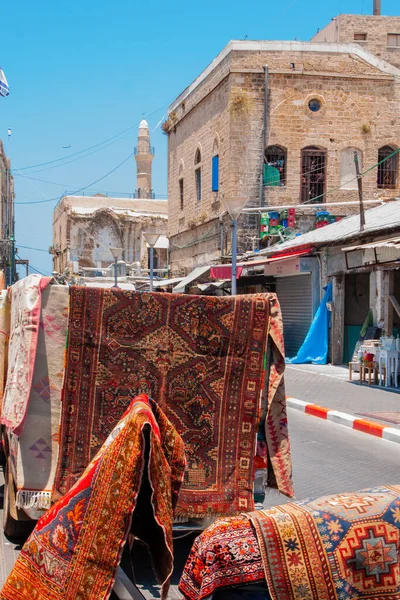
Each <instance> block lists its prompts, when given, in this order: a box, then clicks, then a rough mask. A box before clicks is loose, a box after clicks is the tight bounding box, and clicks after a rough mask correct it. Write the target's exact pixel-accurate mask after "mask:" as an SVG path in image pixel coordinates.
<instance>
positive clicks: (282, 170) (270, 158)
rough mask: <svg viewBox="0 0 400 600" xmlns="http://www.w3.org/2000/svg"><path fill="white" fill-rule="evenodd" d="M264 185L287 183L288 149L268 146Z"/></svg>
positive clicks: (265, 157)
mask: <svg viewBox="0 0 400 600" xmlns="http://www.w3.org/2000/svg"><path fill="white" fill-rule="evenodd" d="M264 185H267V186H270V187H272V186H276V185H286V150H285V148H282V147H281V146H268V147H267V148H266V149H265V154H264Z"/></svg>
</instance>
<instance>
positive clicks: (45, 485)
mask: <svg viewBox="0 0 400 600" xmlns="http://www.w3.org/2000/svg"><path fill="white" fill-rule="evenodd" d="M68 301H69V289H68V287H67V286H65V285H53V284H51V285H48V286H47V287H46V289H44V290H43V292H42V306H41V314H40V321H39V333H38V342H37V350H36V359H35V367H34V370H33V377H32V387H31V391H30V395H29V403H28V408H27V411H26V419H25V424H24V428H23V431H22V433H21V435H20V436H19V437H17V436H15V434H13V433H11V432H9V440H10V452H11V456H12V460H13V466H14V469H15V482H16V485H17V496H16V505H17V507H18V508H37V509H47V508H50V506H51V498H52V490H53V483H54V477H55V472H56V468H57V459H58V429H59V426H60V418H61V388H62V383H63V374H64V370H63V367H64V355H65V345H66V334H67V323H68Z"/></svg>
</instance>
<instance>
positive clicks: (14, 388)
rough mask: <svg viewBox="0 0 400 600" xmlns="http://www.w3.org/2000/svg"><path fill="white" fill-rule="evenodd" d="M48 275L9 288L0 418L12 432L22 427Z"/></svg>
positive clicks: (33, 276) (30, 276) (20, 430)
mask: <svg viewBox="0 0 400 600" xmlns="http://www.w3.org/2000/svg"><path fill="white" fill-rule="evenodd" d="M50 280H51V278H50V277H41V276H40V275H29V276H28V277H24V279H21V280H20V281H17V282H16V283H15V284H14V285H13V286H12V287H11V288H10V291H9V293H10V294H11V323H10V331H11V333H10V340H9V348H8V371H7V382H6V386H5V390H4V397H3V407H2V414H1V422H2V423H3V425H6V426H7V427H9V428H10V429H11V430H12V431H13V432H14V433H15V434H16V435H20V433H21V432H22V430H23V425H24V420H25V417H26V411H27V407H28V401H29V395H30V392H31V386H32V377H33V369H34V366H35V358H36V347H37V341H38V334H39V320H40V309H41V300H42V291H43V290H44V288H45V287H46V286H47V285H48V284H49V283H50Z"/></svg>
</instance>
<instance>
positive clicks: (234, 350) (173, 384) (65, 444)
mask: <svg viewBox="0 0 400 600" xmlns="http://www.w3.org/2000/svg"><path fill="white" fill-rule="evenodd" d="M70 294H71V296H70V315H69V333H68V349H67V359H66V373H65V381H64V392H63V409H62V419H61V441H60V444H61V447H62V449H63V450H62V452H61V453H60V459H59V464H58V470H57V476H56V482H55V490H56V492H58V493H61V494H63V493H65V492H66V491H67V490H68V489H69V488H70V487H71V485H73V483H74V482H75V481H76V479H77V478H78V477H79V476H80V474H81V473H82V471H83V469H84V468H85V467H86V465H87V464H88V462H89V461H90V459H91V458H92V457H93V455H94V454H95V453H96V451H97V449H98V448H99V446H100V445H101V444H102V442H103V441H104V439H105V438H106V437H107V435H108V433H109V431H110V429H111V428H112V427H113V426H114V424H115V422H116V421H118V419H119V418H120V416H121V414H122V412H123V411H124V410H125V408H126V406H127V403H128V402H129V398H130V396H131V395H132V394H137V393H142V392H143V393H148V394H149V395H151V396H152V397H153V398H154V399H155V400H156V401H157V402H158V403H159V404H160V406H161V407H162V409H163V410H164V411H165V412H166V414H167V416H168V418H169V419H170V420H171V422H172V423H173V424H174V426H175V427H176V429H177V431H178V432H179V433H180V434H181V435H182V438H183V440H184V442H185V447H186V455H187V461H188V468H187V471H186V473H185V479H184V483H183V486H182V491H181V494H180V501H179V506H178V508H177V514H178V516H179V517H184V518H186V517H204V516H207V515H209V514H211V515H216V514H234V513H238V512H241V511H243V510H248V509H250V510H251V509H252V508H253V506H254V503H253V489H252V488H253V457H254V453H255V445H256V433H257V424H258V417H259V406H260V397H261V392H262V389H263V367H264V357H265V352H266V342H267V335H268V328H269V325H270V313H271V306H270V303H271V297H270V296H268V295H260V296H236V297H228V298H215V297H207V296H189V295H175V294H162V293H157V294H152V293H133V294H132V293H130V292H124V291H122V290H115V289H114V290H103V289H96V288H89V287H82V288H78V287H72V288H71V292H70ZM280 382H281V375H278V378H277V379H276V380H275V381H274V383H273V384H272V383H271V390H272V393H273V394H274V395H275V394H276V390H277V387H279V385H280ZM270 400H271V402H270V404H271V407H270V409H269V412H270V414H271V417H270V418H269V423H271V424H272V425H271V428H272V429H273V430H274V440H273V442H272V445H273V452H272V453H271V454H272V455H273V457H272V456H271V462H273V463H274V464H275V465H278V466H279V468H283V469H284V470H285V472H284V473H283V474H282V475H280V474H278V476H277V478H279V479H280V480H281V479H282V480H285V483H284V485H282V487H284V486H286V488H285V489H286V491H287V490H289V493H290V491H291V488H290V486H291V481H290V469H291V465H290V460H289V461H288V460H287V458H288V456H290V455H289V454H288V452H289V449H288V441H287V435H286V434H287V429H286V424H285V418H284V415H283V408H284V407H283V406H282V404H281V400H279V399H278V396H277V400H278V401H277V402H275V401H273V399H272V396H271V397H270ZM278 417H281V418H280V420H278ZM281 440H282V444H281ZM282 457H283V458H282ZM274 468H275V467H274Z"/></svg>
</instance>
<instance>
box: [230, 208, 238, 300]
mask: <svg viewBox="0 0 400 600" xmlns="http://www.w3.org/2000/svg"><path fill="white" fill-rule="evenodd" d="M236 254H237V219H233V220H232V283H231V295H232V296H236Z"/></svg>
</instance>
